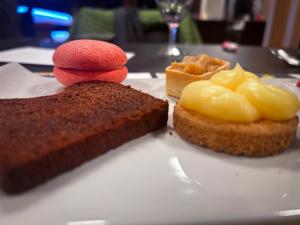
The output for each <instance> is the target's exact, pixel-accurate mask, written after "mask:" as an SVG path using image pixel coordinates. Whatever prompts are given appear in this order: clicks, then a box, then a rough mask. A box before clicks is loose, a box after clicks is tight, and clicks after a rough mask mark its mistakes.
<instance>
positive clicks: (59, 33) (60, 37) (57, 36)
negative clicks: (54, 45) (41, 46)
mask: <svg viewBox="0 0 300 225" xmlns="http://www.w3.org/2000/svg"><path fill="white" fill-rule="evenodd" d="M50 36H51V38H52V40H53V41H55V42H64V41H66V40H67V39H68V38H69V37H70V33H69V32H68V31H63V30H55V31H52V32H51V34H50Z"/></svg>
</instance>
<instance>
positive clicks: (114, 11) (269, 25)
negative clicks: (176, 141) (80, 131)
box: [0, 0, 300, 48]
mask: <svg viewBox="0 0 300 225" xmlns="http://www.w3.org/2000/svg"><path fill="white" fill-rule="evenodd" d="M0 21H1V22H0V23H1V29H0V41H1V39H8V38H23V39H24V38H30V39H36V40H38V41H42V42H58V43H61V42H64V41H67V40H72V39H81V38H90V39H99V40H106V41H110V42H114V43H123V42H125V43H136V42H143V43H167V41H168V27H167V25H166V24H165V23H164V22H163V20H162V18H161V16H160V13H159V12H158V10H157V7H156V4H155V1H154V0H153V1H152V0H1V1H0ZM177 35H178V40H179V43H181V44H201V43H203V44H218V43H220V44H221V43H223V42H224V41H226V40H228V41H232V42H236V43H239V44H242V45H252V46H264V47H286V48H295V47H298V44H299V40H300V1H299V0H284V1H283V0H194V2H193V4H192V7H191V11H190V14H188V15H187V16H186V17H185V19H184V20H183V21H182V22H181V26H180V28H179V32H178V34H177Z"/></svg>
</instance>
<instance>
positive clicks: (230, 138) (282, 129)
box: [173, 103, 298, 156]
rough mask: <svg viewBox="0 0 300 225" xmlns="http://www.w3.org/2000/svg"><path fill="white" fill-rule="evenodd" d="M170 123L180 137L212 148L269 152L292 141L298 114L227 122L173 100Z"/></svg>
mask: <svg viewBox="0 0 300 225" xmlns="http://www.w3.org/2000/svg"><path fill="white" fill-rule="evenodd" d="M173 123H174V128H175V130H176V131H177V133H178V134H179V135H180V136H182V137H183V138H184V139H186V140H188V141H189V142H191V143H194V144H197V145H201V146H205V147H208V148H210V149H212V150H214V151H216V152H225V153H229V154H232V155H245V156H269V155H275V154H278V153H280V152H283V151H284V150H286V149H287V148H288V147H289V146H290V144H291V143H292V142H293V140H294V138H295V135H296V130H297V124H298V117H295V118H293V119H290V120H286V121H271V120H260V121H257V122H252V123H239V122H228V121H223V120H216V119H211V118H208V117H206V116H203V115H199V114H198V113H195V112H193V111H190V110H186V109H184V108H183V107H182V106H181V105H180V103H177V104H176V105H175V108H174V114H173Z"/></svg>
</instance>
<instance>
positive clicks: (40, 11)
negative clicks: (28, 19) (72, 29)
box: [31, 8, 73, 22]
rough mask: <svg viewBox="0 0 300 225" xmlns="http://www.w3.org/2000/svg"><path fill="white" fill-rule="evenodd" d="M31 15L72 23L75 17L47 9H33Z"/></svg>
mask: <svg viewBox="0 0 300 225" xmlns="http://www.w3.org/2000/svg"><path fill="white" fill-rule="evenodd" d="M31 13H32V15H33V16H44V17H49V18H53V19H59V20H64V21H68V22H72V20H73V17H72V16H71V15H70V14H68V13H62V12H57V11H52V10H47V9H39V8H33V9H32V11H31Z"/></svg>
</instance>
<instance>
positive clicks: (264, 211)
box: [0, 68, 300, 225]
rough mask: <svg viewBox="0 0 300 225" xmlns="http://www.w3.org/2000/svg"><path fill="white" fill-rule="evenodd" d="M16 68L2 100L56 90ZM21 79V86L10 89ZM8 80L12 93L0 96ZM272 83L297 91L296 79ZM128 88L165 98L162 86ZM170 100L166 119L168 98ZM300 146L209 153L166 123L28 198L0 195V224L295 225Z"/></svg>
mask: <svg viewBox="0 0 300 225" xmlns="http://www.w3.org/2000/svg"><path fill="white" fill-rule="evenodd" d="M18 69H19V70H20V71H19V72H23V74H24V76H23V77H22V76H19V75H20V74H19V73H15V74H19V75H18V76H15V74H9V75H8V74H7V73H5V74H6V75H4V74H3V73H1V70H0V97H2V98H3V96H5V97H10V96H12V93H15V92H17V93H18V94H19V96H17V97H20V96H22V95H24V96H26V97H28V96H36V95H38V94H40V95H44V94H51V92H52V93H53V92H55V91H56V90H59V89H60V88H61V87H60V86H59V85H57V83H56V81H55V80H54V79H53V78H42V77H38V78H37V77H34V76H35V75H32V74H30V73H28V72H26V71H24V69H23V68H18ZM6 72H7V71H6ZM8 76H10V78H8ZM23 78H24V79H25V78H26V79H25V80H26V82H25V80H24V81H22V82H18V84H16V81H17V80H22V79H23ZM13 81H14V82H13ZM9 82H11V86H12V87H13V88H10V90H7V91H6V92H5V91H1V90H4V85H7V84H8V83H9ZM24 82H25V83H24ZM270 82H271V83H274V82H275V83H278V84H281V85H282V84H283V85H284V86H285V87H288V88H290V89H292V90H296V91H297V89H296V88H294V86H293V83H294V80H290V79H286V80H273V81H270ZM126 83H130V84H131V85H132V86H133V87H135V88H137V89H140V90H143V91H145V92H149V93H150V94H153V95H154V96H157V97H160V98H165V94H164V93H165V92H164V81H163V80H160V79H156V80H155V79H153V80H151V79H148V80H130V81H127V82H126ZM8 92H9V93H8ZM298 94H299V93H298ZM169 100H170V103H171V104H170V105H171V107H170V116H171V113H172V106H173V105H174V99H169ZM299 146H300V145H299V143H298V141H296V143H295V144H294V146H292V147H291V148H290V149H289V150H288V151H286V152H285V153H283V154H281V155H278V156H274V157H266V158H246V157H234V156H230V155H225V154H222V153H214V152H212V151H211V150H209V149H205V148H201V147H198V146H195V145H192V144H190V143H188V142H186V141H184V140H183V139H181V138H180V137H179V136H178V135H177V134H176V133H175V132H174V131H173V129H172V119H171V117H170V118H169V125H168V128H167V129H164V130H161V131H158V132H154V133H151V134H148V135H146V136H144V137H141V138H139V139H136V140H133V141H130V142H128V143H127V144H124V145H122V146H120V147H118V148H116V149H115V150H113V151H110V152H109V153H107V154H105V155H102V156H100V157H98V158H97V159H95V160H92V161H90V162H88V163H85V164H84V165H83V166H80V167H79V168H77V169H75V170H73V171H71V172H68V173H65V174H63V175H61V176H59V177H57V178H55V179H52V180H50V181H49V182H47V183H46V184H43V185H41V186H39V187H37V188H35V189H33V190H31V191H29V192H26V193H24V194H22V195H18V196H6V195H5V194H3V193H0V224H1V225H27V224H30V225H106V224H118V225H124V224H136V225H137V224H138V225H146V224H184V225H189V224H199V225H208V224H214V225H224V224H231V225H232V224H244V223H247V224H256V223H262V224H266V222H273V221H283V222H284V224H287V223H290V222H294V224H299V221H300V151H299V148H300V147H299ZM28 179H30V178H28Z"/></svg>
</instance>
